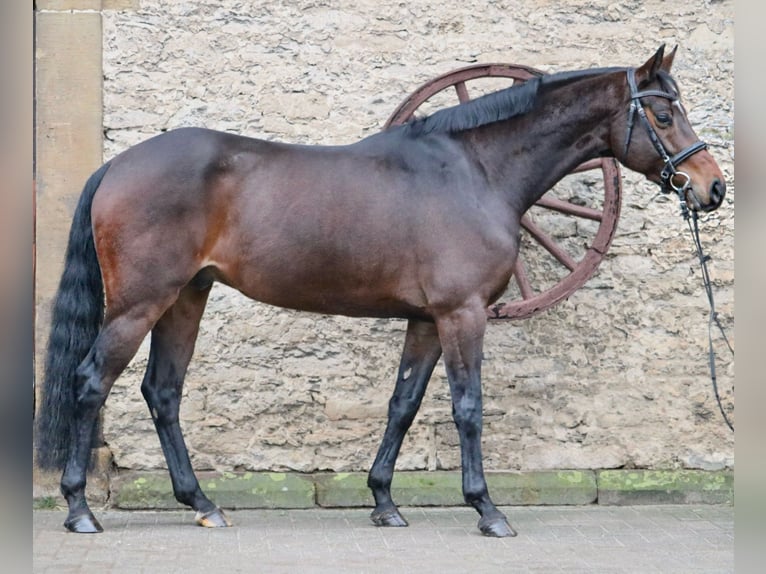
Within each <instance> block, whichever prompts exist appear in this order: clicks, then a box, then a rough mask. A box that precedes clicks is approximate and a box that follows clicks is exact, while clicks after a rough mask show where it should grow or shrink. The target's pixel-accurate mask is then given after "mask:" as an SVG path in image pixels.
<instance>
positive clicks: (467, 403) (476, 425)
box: [452, 397, 482, 436]
mask: <svg viewBox="0 0 766 574" xmlns="http://www.w3.org/2000/svg"><path fill="white" fill-rule="evenodd" d="M481 417H482V407H481V400H480V399H479V400H476V399H469V398H468V397H462V398H461V399H460V400H459V401H457V403H456V404H455V405H454V407H453V409H452V418H453V419H454V421H455V424H456V425H457V428H458V432H460V434H465V435H467V436H475V435H477V434H479V433H480V432H481V426H482V421H481Z"/></svg>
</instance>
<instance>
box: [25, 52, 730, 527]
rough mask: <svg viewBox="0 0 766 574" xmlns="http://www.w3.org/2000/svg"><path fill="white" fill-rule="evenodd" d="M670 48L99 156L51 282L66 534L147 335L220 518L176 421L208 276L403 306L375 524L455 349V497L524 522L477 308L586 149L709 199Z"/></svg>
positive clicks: (168, 414) (394, 310)
mask: <svg viewBox="0 0 766 574" xmlns="http://www.w3.org/2000/svg"><path fill="white" fill-rule="evenodd" d="M674 55H675V50H673V51H672V52H671V53H670V54H667V55H666V54H665V50H664V46H663V47H661V48H660V49H659V50H658V51H657V52H656V53H655V54H654V55H653V56H652V57H651V58H649V60H648V61H647V62H646V63H644V64H643V65H641V66H640V67H638V68H599V69H589V70H579V71H570V72H562V73H556V74H550V75H546V76H543V77H541V78H534V79H531V80H529V81H527V82H525V83H523V84H520V85H517V86H514V87H510V88H507V89H505V90H501V91H498V92H494V93H492V94H488V95H486V96H483V97H481V98H477V99H475V100H472V101H470V102H467V103H464V104H460V105H458V106H455V107H454V108H448V109H443V110H440V111H438V112H436V113H434V114H432V115H431V116H428V117H425V118H421V119H418V120H414V121H412V122H410V123H409V124H406V125H404V126H399V127H394V128H391V129H388V130H386V131H384V132H381V133H378V134H375V135H372V136H370V137H367V138H365V139H363V140H361V141H359V142H357V143H354V144H352V145H346V146H332V147H325V146H298V145H287V144H283V143H272V142H267V141H262V140H258V139H251V138H247V137H241V136H238V135H234V134H230V133H222V132H217V131H212V130H206V129H193V128H185V129H178V130H174V131H170V132H167V133H164V134H162V135H159V136H157V137H154V138H151V139H149V140H147V141H144V142H142V143H140V144H138V145H135V146H133V147H131V148H129V149H127V150H126V151H124V152H122V153H121V154H119V155H118V156H116V157H115V158H113V159H112V160H111V161H109V162H108V163H106V164H105V165H103V166H102V167H101V168H100V169H98V170H97V171H96V172H95V173H94V174H93V175H92V176H91V177H90V179H89V180H88V182H87V183H86V184H85V188H84V190H83V193H82V196H81V198H80V201H79V204H78V206H77V208H76V211H75V214H74V219H73V223H72V228H71V231H70V237H69V244H68V248H67V253H66V264H65V270H64V273H63V276H62V278H61V283H60V287H59V290H58V293H57V295H56V299H55V303H54V310H53V322H52V328H51V334H50V341H49V347H48V352H47V358H46V364H45V380H44V389H43V401H42V405H41V408H40V411H39V414H38V420H37V424H38V426H37V461H38V464H39V465H40V466H41V467H43V468H56V467H57V468H63V476H62V479H61V490H62V493H63V495H64V497H65V498H66V500H67V503H68V505H69V513H68V516H67V518H66V521H65V526H66V528H68V529H69V530H71V531H73V532H99V531H101V530H102V528H101V526H100V524H99V523H98V521H97V520H96V518H95V517H94V516H93V514H92V513H91V511H90V509H89V508H88V505H87V503H86V499H85V479H86V470H87V467H88V463H89V456H90V449H91V437H92V435H93V432H94V428H95V425H96V421H97V416H98V412H99V409H100V408H101V406H102V405H103V404H104V401H105V400H106V398H107V395H108V394H109V391H110V389H111V387H112V384H113V383H114V381H115V379H116V378H117V377H118V376H119V375H120V373H121V372H122V371H123V369H125V367H126V366H127V365H128V363H129V362H130V360H131V359H132V357H133V356H134V354H135V353H136V351H137V349H138V347H139V344H140V343H141V342H142V340H143V339H144V337H145V336H146V335H147V334H148V333H149V332H151V349H150V355H149V362H148V367H147V370H146V375H145V377H144V379H143V383H142V385H141V392H142V393H143V396H144V398H145V399H146V402H147V404H148V406H149V410H150V412H151V416H152V419H153V421H154V424H155V426H156V429H157V433H158V435H159V439H160V442H161V444H162V449H163V452H164V454H165V457H166V460H167V465H168V470H169V472H170V476H171V479H172V484H173V490H174V493H175V496H176V498H177V499H178V500H179V501H180V502H182V503H184V504H187V505H189V506H190V507H191V508H193V509H194V510H195V511H196V521H197V523H198V524H201V525H203V526H210V527H217V526H226V525H228V524H229V521H228V519H227V518H226V516H225V515H224V513H223V512H222V511H221V509H220V508H218V507H217V506H216V505H215V504H214V503H213V502H211V500H210V499H209V498H208V497H207V496H206V495H205V494H204V493H203V492H202V490H201V488H200V485H199V483H198V481H197V479H196V477H195V475H194V471H193V469H192V466H191V463H190V461H189V456H188V454H187V450H186V446H185V444H184V439H183V436H182V432H181V427H180V426H179V403H180V397H181V388H182V385H183V381H184V376H185V373H186V369H187V366H188V364H189V361H190V359H191V356H192V351H193V350H194V344H195V340H196V337H197V331H198V327H199V322H200V318H201V317H202V312H203V310H204V308H205V303H206V301H207V297H208V294H209V292H210V289H211V286H212V285H213V283H214V282H216V281H219V282H221V283H224V284H226V285H229V286H231V287H233V288H235V289H238V290H239V291H241V292H242V293H244V294H245V295H247V296H248V297H251V298H253V299H256V300H258V301H262V302H265V303H270V304H272V305H278V306H281V307H287V308H292V309H298V310H302V311H313V312H319V313H328V314H343V315H349V316H356V317H397V318H405V319H407V320H408V326H407V334H406V337H405V340H404V350H403V352H402V358H401V364H400V366H399V371H398V375H397V379H396V385H395V388H394V392H393V396H392V397H391V400H390V403H389V408H388V424H387V426H386V430H385V434H384V436H383V440H382V443H381V446H380V449H379V451H378V454H377V457H376V458H375V462H374V463H373V465H372V469H371V471H370V473H369V480H368V484H369V487H370V489H371V490H372V493H373V495H374V498H375V503H376V506H375V509H374V510H373V512H372V520H373V522H374V523H375V524H377V525H380V526H404V525H406V524H407V523H406V521H405V520H404V518H403V517H402V516H401V514H400V513H399V511H398V509H397V507H396V505H395V504H394V502H393V500H392V498H391V479H392V475H393V471H394V463H395V461H396V458H397V455H398V453H399V449H400V447H401V445H402V440H403V438H404V435H405V433H406V431H407V430H408V428H409V426H410V424H411V423H412V420H413V418H414V416H415V413H416V412H417V410H418V407H419V406H420V402H421V400H422V398H423V393H424V391H425V388H426V384H427V382H428V380H429V377H430V376H431V372H432V370H433V368H434V365H435V364H436V362H437V361H438V360H439V358H440V357H441V356H442V355H443V357H444V362H445V366H446V371H447V376H448V380H449V387H450V392H451V397H452V405H453V416H454V420H455V423H456V425H457V429H458V432H459V436H460V449H461V465H462V473H463V494H464V497H465V500H466V502H467V503H468V504H470V505H471V506H473V507H474V508H475V509H476V510H477V511H478V513H479V515H480V519H479V529H480V530H481V532H482V533H484V534H486V535H489V536H512V535H514V534H515V532H514V531H513V529H512V528H511V527H510V525H509V523H508V521H507V519H506V517H505V516H504V515H503V514H502V513H501V512H500V511H499V510H498V509H497V508H496V506H495V505H494V504H493V502H492V500H491V499H490V496H489V493H488V491H487V484H486V481H485V478H484V471H483V468H482V453H481V433H482V394H481V381H480V371H481V359H482V342H483V336H484V331H485V326H486V321H487V319H486V308H487V306H488V305H490V304H491V303H493V302H494V301H495V300H496V299H497V298H498V297H499V296H500V295H501V294H502V293H503V291H504V289H505V288H506V285H507V284H508V282H509V279H510V277H511V273H512V269H513V265H514V261H515V258H516V255H517V252H518V248H519V221H520V219H521V216H522V215H523V214H524V212H525V211H526V210H527V209H528V208H529V207H530V206H531V205H532V204H533V203H535V201H536V200H537V199H538V198H540V197H541V196H542V195H543V194H544V193H545V192H546V191H547V190H549V189H550V188H551V187H552V186H553V185H554V184H555V183H556V182H557V181H558V180H559V179H561V178H562V177H563V176H565V175H566V174H568V173H569V172H570V171H571V170H573V169H574V168H575V167H576V166H577V165H579V164H580V163H582V162H584V161H586V160H589V159H592V158H597V157H605V156H606V157H614V158H616V159H617V160H618V161H619V162H620V163H622V164H623V165H625V166H626V167H627V168H629V169H632V170H634V171H636V172H639V173H641V174H643V175H645V176H646V177H647V178H648V179H649V180H651V181H653V182H656V183H657V184H659V185H660V186H661V188H662V189H664V190H665V191H673V192H675V193H677V194H678V195H679V197H680V198H681V199H682V201H685V202H686V204H687V206H688V208H689V209H691V210H696V211H711V210H714V209H716V208H717V207H719V206H720V205H721V203H722V201H723V197H724V193H725V183H724V179H723V175H722V173H721V170H720V169H719V167H718V165H717V164H716V162H715V160H714V159H713V158H712V156H711V155H710V154H709V153H708V151H707V150H706V149H705V148H706V146H705V144H704V143H702V142H700V141H699V140H698V138H697V136H696V134H695V132H694V130H693V129H692V127H691V126H690V125H689V121H688V118H687V115H686V112H685V110H684V107H683V106H682V104H681V101H680V95H679V90H678V85H677V83H676V82H675V81H674V80H673V78H672V77H671V75H670V68H671V65H672V62H673V57H674Z"/></svg>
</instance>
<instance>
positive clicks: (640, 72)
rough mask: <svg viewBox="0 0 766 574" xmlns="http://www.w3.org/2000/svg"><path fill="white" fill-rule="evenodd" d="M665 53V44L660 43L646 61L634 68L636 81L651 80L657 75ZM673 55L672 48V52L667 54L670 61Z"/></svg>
mask: <svg viewBox="0 0 766 574" xmlns="http://www.w3.org/2000/svg"><path fill="white" fill-rule="evenodd" d="M664 54H665V44H662V45H661V46H660V48H659V50H657V51H656V52H655V53H654V56H652V57H651V58H649V59H648V60H647V61H646V63H645V64H644V65H643V66H641V67H640V68H638V69H637V70H636V81H637V82H638V83H639V84H641V83H644V82H651V81H652V80H653V79H654V78H655V76H656V75H657V72H658V71H659V70H660V69H661V68H662V64H663V59H662V58H663V56H664ZM674 55H675V50H673V53H672V54H670V55H669V56H668V58H670V62H671V63H672V62H673V56H674Z"/></svg>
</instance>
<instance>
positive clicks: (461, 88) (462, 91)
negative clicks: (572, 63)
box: [455, 82, 471, 104]
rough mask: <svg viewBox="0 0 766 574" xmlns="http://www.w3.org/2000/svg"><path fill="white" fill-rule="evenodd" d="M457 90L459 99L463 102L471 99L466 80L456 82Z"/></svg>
mask: <svg viewBox="0 0 766 574" xmlns="http://www.w3.org/2000/svg"><path fill="white" fill-rule="evenodd" d="M455 91H456V92H457V99H458V100H460V103H461V104H464V103H465V102H467V101H468V100H470V99H471V98H470V96H469V95H468V88H466V87H465V82H458V83H457V84H455Z"/></svg>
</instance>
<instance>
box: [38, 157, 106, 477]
mask: <svg viewBox="0 0 766 574" xmlns="http://www.w3.org/2000/svg"><path fill="white" fill-rule="evenodd" d="M107 169H109V162H107V163H105V164H104V165H103V166H101V167H100V168H99V169H98V170H97V171H96V172H95V173H94V174H93V175H91V176H90V178H89V179H88V181H87V182H86V183H85V187H84V189H83V191H82V195H81V196H80V201H79V203H78V204H77V209H75V212H74V218H73V219H72V227H71V229H70V230H69V243H68V245H67V250H66V260H65V262H64V273H63V275H62V276H61V282H60V283H59V288H58V292H57V293H56V298H55V301H54V303H53V319H52V321H51V331H50V338H49V339H48V349H47V352H46V357H45V375H44V376H45V378H44V380H43V390H42V404H41V405H39V406H38V409H37V414H36V418H37V420H36V423H37V429H36V430H37V432H36V441H35V442H36V447H37V464H38V465H39V466H40V468H45V469H54V468H58V469H62V468H64V465H65V463H66V459H67V453H68V451H69V445H70V442H71V441H72V439H73V432H74V426H73V422H74V409H75V379H76V376H75V373H76V370H77V367H78V366H79V365H80V363H81V362H82V360H83V359H84V358H85V355H87V354H88V351H89V350H90V347H91V345H93V341H95V339H96V336H97V335H98V331H99V329H100V327H101V323H102V321H103V317H104V285H103V282H102V279H101V268H100V266H99V264H98V259H97V258H96V247H95V245H94V243H93V228H92V226H91V219H90V209H91V205H92V203H93V196H94V195H95V193H96V190H97V189H98V186H99V185H100V184H101V180H102V179H103V177H104V174H105V173H106V171H107Z"/></svg>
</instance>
